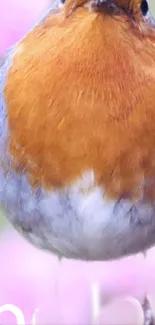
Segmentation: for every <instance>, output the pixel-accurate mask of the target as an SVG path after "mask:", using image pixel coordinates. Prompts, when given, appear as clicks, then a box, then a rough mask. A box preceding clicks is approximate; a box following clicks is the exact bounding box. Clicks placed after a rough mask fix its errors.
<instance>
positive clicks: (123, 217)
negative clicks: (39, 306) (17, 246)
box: [0, 0, 155, 261]
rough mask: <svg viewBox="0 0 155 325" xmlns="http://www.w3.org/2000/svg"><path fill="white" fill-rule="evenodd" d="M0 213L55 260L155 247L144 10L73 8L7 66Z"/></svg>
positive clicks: (75, 1)
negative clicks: (1, 208) (2, 212)
mask: <svg viewBox="0 0 155 325" xmlns="http://www.w3.org/2000/svg"><path fill="white" fill-rule="evenodd" d="M0 204H1V206H3V208H4V209H5V211H6V214H7V216H8V219H9V221H10V222H11V223H12V225H13V226H14V227H15V229H16V230H17V231H18V232H19V233H21V235H22V236H24V237H25V238H26V239H27V240H28V241H30V242H31V243H32V244H33V245H35V246H36V247H38V248H40V249H43V250H45V251H46V250H47V251H50V252H51V253H53V254H56V255H57V256H59V257H60V258H61V257H66V258H71V259H77V260H78V259H80V260H86V261H108V260H113V259H119V258H121V257H124V256H128V255H131V254H136V253H138V252H143V251H145V250H147V249H148V248H150V247H152V246H153V245H154V244H155V22H154V19H153V17H152V15H151V12H150V10H149V4H148V2H147V1H146V0H66V1H63V3H62V5H61V6H60V7H59V8H55V9H54V10H53V9H52V10H50V11H49V12H48V13H47V14H46V15H45V16H44V17H43V19H41V21H40V22H39V23H37V24H36V25H35V26H34V27H33V28H32V29H31V30H30V31H29V32H28V33H27V35H25V37H24V38H23V39H21V40H20V41H19V42H18V43H17V44H16V45H15V46H14V47H13V48H11V49H10V50H9V51H8V53H7V54H6V56H5V59H4V60H3V61H2V63H1V67H0Z"/></svg>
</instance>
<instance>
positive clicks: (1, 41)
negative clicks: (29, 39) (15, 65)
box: [0, 0, 52, 54]
mask: <svg viewBox="0 0 155 325" xmlns="http://www.w3.org/2000/svg"><path fill="white" fill-rule="evenodd" d="M51 3H52V1H51V0H22V1H19V0H0V54H2V53H4V52H5V51H6V50H7V49H8V48H9V47H10V46H12V45H13V44H14V43H15V42H17V41H18V40H19V39H20V38H21V37H23V36H24V34H25V33H26V32H27V31H28V29H30V28H31V27H32V26H33V24H34V23H35V22H36V21H37V20H38V19H39V18H40V17H41V16H42V14H43V13H44V12H45V11H46V10H47V9H48V8H49V6H50V5H51Z"/></svg>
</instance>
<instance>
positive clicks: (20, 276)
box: [0, 0, 155, 325]
mask: <svg viewBox="0 0 155 325" xmlns="http://www.w3.org/2000/svg"><path fill="white" fill-rule="evenodd" d="M50 4H51V1H50V0H33V1H32V0H23V1H19V0H1V1H0V28H1V33H0V35H1V36H0V54H2V53H4V52H5V51H6V50H7V49H8V48H9V47H10V46H12V45H13V44H14V43H15V42H16V41H18V40H19V39H20V38H21V37H23V35H24V34H25V33H26V32H27V30H28V29H29V28H31V26H32V25H33V24H34V23H35V22H36V21H37V20H38V19H39V17H41V15H42V14H43V13H44V12H45V11H46V10H47V8H48V6H50ZM95 287H97V288H98V290H99V297H100V300H101V301H100V303H101V305H102V310H101V312H100V314H99V324H107V322H109V323H110V321H111V324H118V323H119V324H120V325H121V324H123V325H126V324H128V323H126V322H125V320H124V318H123V317H125V319H128V322H129V325H133V324H134V325H136V324H137V325H138V324H142V317H141V308H140V305H138V301H140V302H142V301H143V298H144V295H145V293H148V294H150V297H151V302H152V306H154V310H155V298H154V297H155V249H152V250H150V251H149V253H148V256H147V259H146V260H144V257H143V255H142V254H139V255H137V256H135V257H129V258H126V259H123V260H120V261H114V262H109V263H105V262H102V263H101V262H99V263H87V262H79V261H78V262H77V261H69V260H66V259H64V260H62V261H61V262H59V261H58V259H57V258H56V257H55V256H52V255H50V254H47V253H45V252H42V251H39V250H37V249H35V248H34V247H32V246H31V245H30V244H28V243H27V242H26V241H25V240H24V239H22V238H21V237H20V236H19V235H18V234H17V233H16V232H15V231H13V230H12V229H11V230H10V229H6V230H5V231H4V232H3V233H2V234H1V236H0V306H2V305H4V304H13V305H16V306H18V307H19V308H20V309H21V310H22V312H23V315H24V318H25V324H30V323H32V316H33V313H34V310H35V309H36V308H39V311H38V312H37V313H36V324H37V325H38V324H42V325H43V324H50V325H56V324H59V325H60V324H61V325H69V324H70V325H75V324H76V325H83V324H85V325H88V324H89V325H90V324H91V325H92V324H93V325H94V323H92V315H93V301H92V298H93V293H92V290H93V288H95ZM125 296H130V297H131V296H132V297H134V298H136V299H138V301H135V300H134V299H133V298H124V297H125ZM115 299H116V300H115ZM131 300H132V303H131ZM120 310H121V313H120ZM137 315H138V316H137ZM109 317H111V318H110V320H109ZM136 317H138V318H136ZM131 319H132V321H133V323H132V324H131ZM135 319H136V320H135ZM1 321H2V324H7V325H9V324H12V325H15V318H14V317H13V315H12V314H11V313H3V314H0V323H1ZM121 321H122V322H123V323H121ZM96 324H98V323H96Z"/></svg>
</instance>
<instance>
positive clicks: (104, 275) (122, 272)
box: [0, 229, 155, 325]
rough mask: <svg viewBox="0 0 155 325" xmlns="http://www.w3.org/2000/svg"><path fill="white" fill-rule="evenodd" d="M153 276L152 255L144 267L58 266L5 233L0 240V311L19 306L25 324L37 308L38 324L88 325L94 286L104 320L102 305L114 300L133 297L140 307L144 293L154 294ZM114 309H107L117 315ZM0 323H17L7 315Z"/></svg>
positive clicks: (135, 261)
mask: <svg viewBox="0 0 155 325" xmlns="http://www.w3.org/2000/svg"><path fill="white" fill-rule="evenodd" d="M154 271H155V249H153V250H152V251H151V252H150V253H149V257H148V260H146V261H145V260H144V258H143V256H142V255H137V256H135V257H129V258H126V259H123V260H120V261H113V262H95V263H88V262H80V261H72V260H67V259H63V260H62V261H61V262H59V260H58V259H57V257H55V256H53V255H52V254H47V253H45V252H42V251H40V250H38V249H35V248H34V247H32V246H31V245H30V244H29V243H27V242H26V241H25V240H24V239H23V238H22V237H20V235H18V234H17V233H16V232H15V231H13V230H10V229H6V230H5V231H4V232H3V233H2V234H1V237H0V306H1V305H3V304H8V303H10V304H15V305H17V306H18V307H19V308H21V310H22V312H23V314H24V317H25V322H26V323H29V324H30V322H31V319H32V315H33V312H34V310H35V309H36V308H39V312H38V314H37V324H45V323H46V324H51V325H56V324H63V325H66V324H67V325H69V324H70V325H71V324H72V325H73V324H74V325H75V324H76V325H82V324H89V325H90V324H91V319H92V310H93V304H92V289H93V286H97V287H98V289H99V291H100V299H101V305H102V306H103V307H104V306H105V311H104V308H102V309H103V315H102V313H101V316H102V318H103V319H104V317H107V316H106V312H107V311H106V308H107V307H106V304H107V303H110V302H112V301H113V300H114V298H116V297H117V299H118V298H119V297H123V296H132V297H134V298H137V299H138V300H139V301H142V300H143V298H144V295H145V293H146V291H147V293H148V291H150V293H151V294H152V293H153V294H155V272H154ZM123 304H125V302H123ZM116 306H117V305H116ZM116 306H114V307H110V308H113V309H114V310H116ZM130 307H131V308H132V306H130ZM124 308H125V307H124ZM129 309H130V308H129ZM130 313H131V312H130ZM108 315H111V314H110V313H108ZM115 317H116V316H115ZM115 317H114V319H115ZM0 319H2V320H3V321H5V322H4V323H5V324H6V323H7V324H9V322H10V323H11V322H12V323H11V324H12V325H13V324H14V323H15V319H14V317H13V316H12V315H11V314H9V313H4V314H2V315H1V318H0ZM101 324H102V322H101ZM103 324H105V323H104V322H103Z"/></svg>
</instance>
